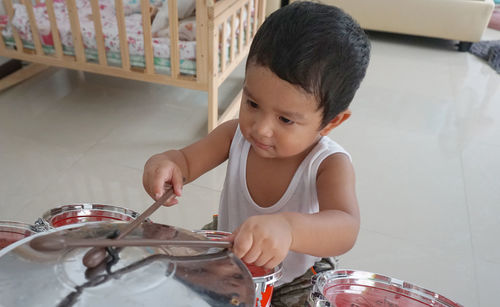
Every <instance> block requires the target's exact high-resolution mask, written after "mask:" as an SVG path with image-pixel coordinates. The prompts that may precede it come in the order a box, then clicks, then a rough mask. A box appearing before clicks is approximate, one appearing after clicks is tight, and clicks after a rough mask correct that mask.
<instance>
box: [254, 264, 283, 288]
mask: <svg viewBox="0 0 500 307" xmlns="http://www.w3.org/2000/svg"><path fill="white" fill-rule="evenodd" d="M273 271H274V272H273V273H271V274H268V275H264V276H252V279H253V281H254V282H255V283H263V284H265V285H266V286H267V285H272V284H274V283H276V282H277V281H279V280H280V279H281V277H282V276H283V264H282V263H280V264H278V265H277V266H275V267H274V268H273Z"/></svg>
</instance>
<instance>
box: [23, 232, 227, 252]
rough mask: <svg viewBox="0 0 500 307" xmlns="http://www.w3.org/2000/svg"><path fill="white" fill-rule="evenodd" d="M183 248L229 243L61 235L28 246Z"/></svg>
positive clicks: (51, 248) (45, 248)
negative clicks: (75, 237) (73, 237)
mask: <svg viewBox="0 0 500 307" xmlns="http://www.w3.org/2000/svg"><path fill="white" fill-rule="evenodd" d="M163 245H170V246H183V247H220V248H230V247H231V246H232V243H231V242H229V241H202V240H161V239H122V240H113V239H70V238H66V237H63V236H61V235H47V236H41V237H37V238H34V239H33V240H31V242H30V246H31V247H32V248H33V249H35V250H38V251H58V250H62V249H65V248H68V247H108V246H113V247H126V246H163Z"/></svg>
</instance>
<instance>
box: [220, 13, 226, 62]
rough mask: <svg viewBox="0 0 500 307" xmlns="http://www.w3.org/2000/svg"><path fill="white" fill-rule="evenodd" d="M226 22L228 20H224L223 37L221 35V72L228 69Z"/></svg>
mask: <svg viewBox="0 0 500 307" xmlns="http://www.w3.org/2000/svg"><path fill="white" fill-rule="evenodd" d="M226 24H227V20H224V22H223V23H222V33H221V37H220V40H221V44H220V46H221V47H220V48H221V51H220V54H221V57H220V70H221V72H224V71H225V70H226V58H227V41H226Z"/></svg>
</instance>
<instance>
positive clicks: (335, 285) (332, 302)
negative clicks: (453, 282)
mask: <svg viewBox="0 0 500 307" xmlns="http://www.w3.org/2000/svg"><path fill="white" fill-rule="evenodd" d="M313 283H314V286H313V292H312V294H311V300H312V301H313V302H311V303H312V304H313V305H314V306H337V307H348V306H405V307H424V306H433V307H461V306H462V305H460V304H458V303H456V302H453V301H452V300H450V299H448V298H446V297H444V296H442V295H440V294H437V293H435V292H433V291H430V290H426V289H423V288H420V287H418V286H416V285H413V284H411V283H409V282H406V281H401V280H398V279H395V278H391V277H388V276H384V275H380V274H375V273H370V272H363V271H353V270H336V271H325V272H322V273H319V274H317V275H315V276H314V277H313Z"/></svg>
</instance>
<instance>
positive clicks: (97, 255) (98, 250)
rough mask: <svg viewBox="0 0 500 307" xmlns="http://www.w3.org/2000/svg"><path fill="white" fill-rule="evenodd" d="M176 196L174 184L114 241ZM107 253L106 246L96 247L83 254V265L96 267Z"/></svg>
mask: <svg viewBox="0 0 500 307" xmlns="http://www.w3.org/2000/svg"><path fill="white" fill-rule="evenodd" d="M174 196H175V194H174V188H173V186H170V187H169V188H168V189H167V190H166V191H165V193H163V195H162V196H161V197H160V198H159V199H158V200H157V201H155V202H154V204H152V205H151V206H150V207H149V208H148V209H147V210H146V211H144V212H143V213H142V214H141V215H139V216H138V217H137V219H135V220H133V221H132V222H130V223H129V224H128V225H127V226H126V227H125V229H124V230H123V231H122V232H121V233H120V234H119V235H118V237H116V239H113V240H114V241H116V240H120V239H121V238H123V237H124V236H126V235H127V234H129V233H130V232H131V231H132V230H134V229H135V228H136V227H137V226H138V225H139V224H141V223H142V222H143V221H144V220H145V219H146V218H148V217H149V216H150V215H151V214H153V212H155V211H156V209H158V208H160V207H161V206H162V205H164V204H166V203H167V202H169V201H170V200H171V199H172V198H173V197H174ZM115 244H116V243H115ZM106 255H107V252H106V249H105V248H104V247H94V248H92V249H91V250H89V251H88V252H87V253H86V254H85V255H84V256H83V265H85V266H86V267H87V268H95V267H96V266H98V265H99V264H100V263H101V262H102V261H103V260H104V259H105V258H106Z"/></svg>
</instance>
